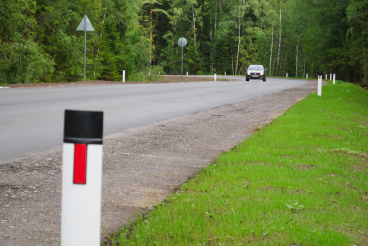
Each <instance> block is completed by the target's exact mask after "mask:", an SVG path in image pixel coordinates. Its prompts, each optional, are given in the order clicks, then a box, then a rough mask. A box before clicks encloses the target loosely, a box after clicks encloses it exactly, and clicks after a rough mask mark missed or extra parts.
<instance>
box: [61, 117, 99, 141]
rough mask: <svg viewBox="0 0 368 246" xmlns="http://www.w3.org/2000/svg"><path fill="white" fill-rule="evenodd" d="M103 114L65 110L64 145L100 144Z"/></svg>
mask: <svg viewBox="0 0 368 246" xmlns="http://www.w3.org/2000/svg"><path fill="white" fill-rule="evenodd" d="M102 141H103V112H96V111H76V110H65V118H64V143H80V144H102Z"/></svg>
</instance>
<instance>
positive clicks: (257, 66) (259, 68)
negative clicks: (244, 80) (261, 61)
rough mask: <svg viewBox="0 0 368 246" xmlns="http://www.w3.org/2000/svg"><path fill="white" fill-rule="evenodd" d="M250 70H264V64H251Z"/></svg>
mask: <svg viewBox="0 0 368 246" xmlns="http://www.w3.org/2000/svg"><path fill="white" fill-rule="evenodd" d="M248 69H249V70H263V66H262V65H250V66H249V68H248Z"/></svg>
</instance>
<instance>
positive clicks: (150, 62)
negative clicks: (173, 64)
mask: <svg viewBox="0 0 368 246" xmlns="http://www.w3.org/2000/svg"><path fill="white" fill-rule="evenodd" d="M152 8H153V6H152V4H151V10H150V17H151V21H150V55H149V56H150V59H149V67H150V69H151V65H152V41H153V40H152V33H153V31H152V13H153V11H152Z"/></svg>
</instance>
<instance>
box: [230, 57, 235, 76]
mask: <svg viewBox="0 0 368 246" xmlns="http://www.w3.org/2000/svg"><path fill="white" fill-rule="evenodd" d="M231 68H232V69H233V75H235V74H234V56H233V55H231Z"/></svg>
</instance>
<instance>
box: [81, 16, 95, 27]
mask: <svg viewBox="0 0 368 246" xmlns="http://www.w3.org/2000/svg"><path fill="white" fill-rule="evenodd" d="M84 19H86V31H94V30H95V29H93V26H92V24H91V22H90V21H89V19H88V17H87V15H85V16H84V17H83V19H82V21H81V23H80V24H79V26H78V27H77V31H84Z"/></svg>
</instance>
